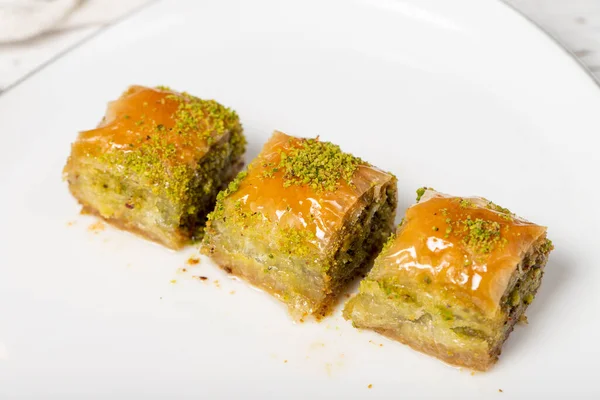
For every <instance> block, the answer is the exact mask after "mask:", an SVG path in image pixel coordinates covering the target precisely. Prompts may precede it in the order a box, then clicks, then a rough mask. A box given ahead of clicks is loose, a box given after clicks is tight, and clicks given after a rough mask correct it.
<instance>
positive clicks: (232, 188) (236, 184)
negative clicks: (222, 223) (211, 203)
mask: <svg viewBox="0 0 600 400" xmlns="http://www.w3.org/2000/svg"><path fill="white" fill-rule="evenodd" d="M246 176H248V172H246V171H242V172H240V173H239V174H237V176H236V177H235V179H234V180H232V181H231V182H229V185H228V186H227V188H225V189H223V190H221V191H220V192H219V194H217V204H216V205H215V209H214V210H213V212H211V213H210V214H208V220H209V221H212V220H215V219H217V218H219V217H221V216H222V214H223V211H224V210H225V205H224V204H223V200H225V198H226V197H228V196H229V195H230V194H232V193H235V192H237V191H238V190H239V188H240V184H241V183H242V181H243V180H244V179H245V178H246ZM234 207H235V208H236V209H238V210H239V209H240V208H241V203H240V202H236V203H235V205H234Z"/></svg>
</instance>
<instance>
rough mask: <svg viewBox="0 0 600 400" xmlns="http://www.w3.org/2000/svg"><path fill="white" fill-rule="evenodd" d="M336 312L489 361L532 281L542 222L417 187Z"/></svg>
mask: <svg viewBox="0 0 600 400" xmlns="http://www.w3.org/2000/svg"><path fill="white" fill-rule="evenodd" d="M418 194H419V198H418V199H417V201H418V203H417V204H416V205H414V206H412V207H410V208H409V209H408V211H407V212H406V216H405V218H404V220H403V221H402V223H401V224H400V226H399V227H398V230H397V232H396V233H395V234H394V235H393V236H392V237H391V238H390V239H389V241H388V242H387V243H386V245H385V246H384V249H383V250H382V252H381V254H380V255H379V256H378V257H377V259H376V260H375V265H374V266H373V268H372V270H371V271H370V273H369V274H368V276H367V277H366V278H365V279H364V280H363V281H362V282H361V283H360V289H359V293H358V294H357V295H356V296H354V297H353V298H351V299H350V300H349V301H348V302H347V304H346V306H345V309H344V316H345V318H346V319H348V320H351V321H352V323H353V325H354V326H355V327H357V328H365V329H372V330H375V331H377V332H379V333H382V334H384V335H386V336H388V337H390V338H392V339H395V340H398V341H400V342H402V343H404V344H407V345H409V346H411V347H412V348H413V349H415V350H418V351H421V352H423V353H426V354H429V355H432V356H434V357H437V358H439V359H440V360H443V361H445V362H447V363H450V364H454V365H458V366H464V367H468V368H471V369H475V370H482V371H483V370H486V369H488V368H489V367H490V366H491V365H493V364H494V363H495V362H496V360H497V359H498V356H499V355H500V351H501V348H502V344H503V343H504V341H505V340H506V339H507V338H508V336H509V334H510V333H511V331H512V330H513V327H514V325H515V323H516V322H517V321H519V320H520V319H521V318H524V313H525V310H526V309H527V307H528V306H529V304H531V302H532V301H533V299H534V297H535V294H536V292H537V290H538V288H539V286H540V283H541V280H542V276H543V274H544V267H545V265H546V261H547V260H548V254H549V253H550V251H551V250H552V249H553V246H552V242H551V241H550V240H548V239H547V238H546V228H545V227H543V226H539V225H536V224H533V223H530V222H528V221H526V220H524V219H522V218H519V217H517V216H516V215H514V214H513V213H511V212H510V211H508V210H507V209H505V208H502V207H500V206H498V205H496V204H494V203H492V202H490V201H487V200H485V199H483V198H479V197H469V198H462V197H454V196H448V195H445V194H441V193H438V192H436V191H434V190H431V189H426V188H423V189H420V190H419V192H418Z"/></svg>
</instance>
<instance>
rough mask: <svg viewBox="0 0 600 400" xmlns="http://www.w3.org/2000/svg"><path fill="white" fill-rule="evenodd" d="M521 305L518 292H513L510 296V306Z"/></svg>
mask: <svg viewBox="0 0 600 400" xmlns="http://www.w3.org/2000/svg"><path fill="white" fill-rule="evenodd" d="M520 303H521V296H520V295H519V292H518V291H517V290H515V291H513V292H512V293H511V295H510V305H511V306H513V307H516V306H518V305H519V304H520Z"/></svg>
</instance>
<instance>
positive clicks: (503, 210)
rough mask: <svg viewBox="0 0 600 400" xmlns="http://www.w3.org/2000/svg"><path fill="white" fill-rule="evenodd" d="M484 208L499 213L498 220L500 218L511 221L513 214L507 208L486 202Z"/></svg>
mask: <svg viewBox="0 0 600 400" xmlns="http://www.w3.org/2000/svg"><path fill="white" fill-rule="evenodd" d="M486 207H487V208H489V209H490V210H494V211H496V212H498V213H500V218H502V219H505V220H507V221H512V220H513V215H514V214H513V213H512V212H511V211H510V210H509V209H508V208H504V207H501V206H499V205H498V204H495V203H494V202H492V201H488V203H487V205H486Z"/></svg>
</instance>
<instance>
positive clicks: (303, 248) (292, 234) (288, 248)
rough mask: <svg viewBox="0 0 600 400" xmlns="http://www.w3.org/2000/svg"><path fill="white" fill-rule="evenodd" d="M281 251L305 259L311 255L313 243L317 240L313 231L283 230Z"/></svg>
mask: <svg viewBox="0 0 600 400" xmlns="http://www.w3.org/2000/svg"><path fill="white" fill-rule="evenodd" d="M281 233H282V235H281V240H280V241H279V246H280V247H279V248H280V250H281V251H282V252H283V253H285V254H289V255H294V256H298V257H305V256H307V255H308V254H309V253H310V250H311V242H312V241H314V240H315V239H316V236H315V234H314V233H313V232H312V231H307V230H304V229H296V228H286V229H282V232H281Z"/></svg>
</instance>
